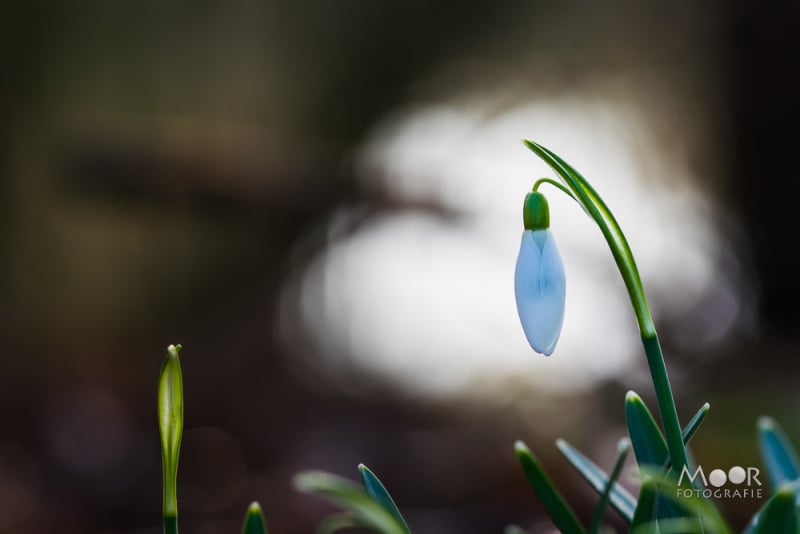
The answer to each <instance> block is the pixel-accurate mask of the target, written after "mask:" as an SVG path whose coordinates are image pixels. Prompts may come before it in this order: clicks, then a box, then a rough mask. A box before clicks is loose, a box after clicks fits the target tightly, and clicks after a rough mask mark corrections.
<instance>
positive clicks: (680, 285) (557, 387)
mask: <svg viewBox="0 0 800 534" xmlns="http://www.w3.org/2000/svg"><path fill="white" fill-rule="evenodd" d="M522 138H529V139H533V140H535V141H537V142H539V143H542V144H543V145H545V146H547V147H548V148H550V149H552V150H554V151H555V152H556V153H557V154H559V155H560V156H562V157H563V158H564V159H565V160H567V161H568V162H570V164H572V165H573V166H574V167H575V168H576V169H578V170H579V171H580V172H581V173H582V174H583V175H584V176H585V177H586V178H587V179H588V180H589V181H590V182H591V183H592V184H593V185H594V187H595V188H596V189H597V190H598V192H599V193H600V194H601V195H602V196H603V198H604V199H605V201H606V203H607V204H608V205H609V207H610V208H611V210H612V211H613V213H614V214H615V216H616V217H617V220H618V221H619V223H620V225H621V227H622V229H623V231H624V232H625V233H626V235H627V237H628V239H629V242H630V244H631V248H632V250H633V253H634V256H635V258H636V260H637V263H638V266H639V271H640V272H641V273H642V277H643V280H644V286H645V290H646V291H647V293H648V295H649V297H650V299H651V308H653V310H654V311H655V315H656V324H657V325H658V319H659V316H676V315H680V314H682V313H687V312H688V311H690V310H693V309H695V307H696V305H697V303H701V302H703V303H705V302H716V303H722V304H721V305H720V306H718V307H719V308H720V309H719V310H715V312H714V313H713V314H707V315H708V316H709V317H710V319H709V324H708V325H704V327H703V331H704V332H707V331H709V330H713V332H714V334H713V339H711V338H709V337H708V336H705V337H703V336H702V335H700V334H697V339H696V340H684V341H685V342H687V343H693V342H697V343H703V342H710V341H714V340H719V339H721V338H723V337H724V336H725V335H726V333H727V332H728V331H729V330H730V328H731V326H732V325H733V324H734V322H735V321H736V320H737V318H738V317H739V316H740V314H739V313H738V308H739V307H740V302H739V296H738V295H737V293H736V289H735V288H734V285H733V284H731V283H730V281H728V280H727V279H726V277H725V275H724V273H720V272H718V267H717V266H718V265H719V262H718V261H717V260H718V258H719V257H720V255H721V254H725V255H726V256H727V253H726V252H725V250H726V248H727V247H728V245H727V244H726V243H725V242H724V241H723V239H722V237H721V235H720V234H719V233H718V232H717V230H716V229H715V228H714V226H713V221H715V220H717V219H716V218H715V216H714V213H715V210H716V209H717V207H716V206H715V205H714V203H713V202H712V201H711V200H710V199H708V198H705V197H703V196H702V195H701V193H700V192H699V191H697V190H696V189H695V188H694V187H693V185H692V184H694V183H695V182H696V177H693V176H690V174H689V173H690V170H689V167H688V165H687V163H686V161H685V159H686V158H685V157H683V154H684V151H683V150H682V147H681V146H680V144H679V143H680V141H679V140H676V143H675V145H673V146H660V145H659V144H658V143H657V142H656V141H655V138H656V136H654V135H652V132H650V131H649V129H648V123H647V121H646V117H645V116H644V115H642V113H640V112H637V110H633V109H630V108H629V107H628V106H627V105H626V104H625V103H624V102H623V101H614V100H609V99H599V98H598V99H585V98H583V99H579V98H571V97H559V98H555V99H545V100H541V101H533V102H527V103H518V104H516V105H512V106H503V107H497V106H494V107H493V106H491V105H489V104H487V103H485V102H482V101H480V100H478V101H475V102H470V101H469V100H464V101H460V102H459V103H454V104H452V105H431V106H427V107H417V108H414V109H412V110H409V111H407V112H401V113H398V114H396V115H395V116H394V117H393V118H389V119H387V120H386V121H385V122H384V123H383V124H382V125H381V126H380V127H379V128H378V129H377V130H376V131H375V132H374V134H373V135H372V136H371V138H370V139H369V140H368V142H367V143H365V145H364V146H363V148H362V150H361V153H360V155H359V157H358V160H357V170H358V173H359V176H360V179H361V180H362V181H363V187H364V188H365V189H366V190H368V191H370V192H372V193H373V194H372V195H371V196H373V197H377V198H385V199H387V201H388V204H389V205H391V206H394V207H395V208H396V206H401V207H403V208H402V209H391V210H383V211H377V213H375V214H373V215H370V216H368V217H366V218H364V219H363V220H361V222H360V223H358V224H357V225H356V226H355V228H354V229H353V230H352V231H348V232H337V231H336V230H335V229H336V226H337V224H341V223H342V221H345V222H346V221H348V220H350V219H353V218H355V216H356V214H357V212H359V210H360V209H361V208H360V207H358V206H356V207H353V208H352V209H351V210H348V209H346V208H342V210H341V211H340V212H339V213H338V214H337V215H336V217H334V219H335V220H333V221H331V231H330V232H329V236H330V238H329V240H328V242H327V244H326V246H325V248H324V250H322V251H321V252H320V253H319V254H318V255H317V256H316V257H314V258H313V259H312V261H311V262H310V263H309V264H308V265H307V267H306V268H305V269H304V270H303V272H302V273H298V274H297V276H295V277H294V278H293V281H292V282H291V283H290V284H289V286H288V287H287V289H286V291H285V294H284V299H283V309H282V314H281V316H282V318H283V323H284V326H286V325H287V324H295V323H299V324H300V325H301V327H300V331H301V332H300V333H298V332H297V329H295V330H292V329H291V328H284V329H283V331H284V333H286V332H288V333H287V334H286V335H287V336H298V335H301V336H302V337H303V339H304V340H305V342H307V343H308V345H309V346H310V347H312V348H313V350H310V351H306V352H303V354H302V355H301V356H302V357H305V358H308V360H309V361H308V362H307V364H308V365H307V368H308V369H318V370H319V369H325V373H326V374H328V375H331V374H333V375H337V376H339V377H346V376H348V375H352V376H359V377H361V378H363V377H364V376H367V377H370V376H373V377H376V378H379V379H380V381H381V382H386V381H389V382H391V383H393V384H395V385H397V386H398V387H400V388H403V389H405V390H408V391H409V392H410V393H413V394H415V395H423V396H448V395H458V394H461V393H463V392H465V391H469V393H470V395H483V396H485V395H492V394H496V393H497V391H498V389H502V384H504V383H506V382H507V381H508V380H514V383H520V382H522V383H524V384H525V385H526V386H529V387H531V388H536V389H537V390H541V391H545V392H551V393H555V392H559V391H560V392H574V391H579V390H582V389H584V388H586V387H587V386H589V385H590V384H592V383H593V381H595V380H598V379H601V378H604V377H608V376H609V375H612V374H615V373H620V372H622V371H623V370H624V369H625V368H626V366H630V365H631V363H632V362H633V359H634V358H643V353H642V349H641V344H640V341H639V333H638V330H637V328H636V320H635V317H634V315H633V311H632V309H631V307H630V304H629V302H628V296H627V293H626V292H625V289H624V285H623V283H622V281H621V279H620V277H619V274H618V272H617V270H616V266H615V265H614V263H613V259H612V257H611V254H610V252H609V250H608V246H607V244H606V242H605V241H604V240H603V238H602V235H601V234H600V232H599V230H598V229H597V227H596V226H595V225H594V223H593V221H591V220H590V219H589V218H588V217H587V216H586V215H585V214H584V213H583V212H582V211H581V209H580V208H579V207H578V206H577V204H575V203H574V202H573V201H572V200H571V199H569V198H568V197H566V196H565V195H564V194H562V193H561V192H559V191H557V190H556V189H555V188H553V187H551V186H548V185H544V186H542V188H541V189H540V191H542V192H544V193H545V194H546V195H547V196H548V199H549V200H550V208H551V210H550V211H551V229H552V231H553V234H554V236H555V239H556V241H557V244H558V247H559V249H560V251H561V254H562V258H563V261H564V265H565V270H566V276H567V302H566V318H565V321H564V327H563V331H562V334H561V339H560V341H559V345H558V346H557V348H556V350H555V353H554V355H553V356H551V357H549V358H547V357H544V356H542V355H539V354H537V353H535V352H533V350H532V349H531V348H530V347H529V346H528V344H527V342H526V340H525V337H524V335H523V332H522V329H521V327H520V324H519V319H518V318H517V315H516V308H515V302H514V291H513V273H514V264H515V260H516V255H517V251H518V247H519V241H520V236H521V233H522V201H523V198H524V196H525V194H526V192H527V191H529V190H530V188H531V186H532V185H533V183H534V181H535V180H536V179H538V178H540V177H545V176H547V177H553V178H555V175H554V173H553V172H552V171H550V169H549V168H548V167H547V166H546V165H545V164H544V163H543V162H541V161H540V160H539V159H538V158H537V157H536V156H535V155H534V154H533V153H532V152H530V151H529V150H527V149H526V148H525V147H524V146H523V145H522V143H521V139H522ZM431 207H433V208H435V209H431ZM351 211H352V213H351ZM362 211H363V210H362ZM709 340H710V341H709ZM345 381H346V380H345ZM498 385H500V386H499V387H498Z"/></svg>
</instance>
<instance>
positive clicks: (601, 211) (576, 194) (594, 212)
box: [523, 139, 686, 474]
mask: <svg viewBox="0 0 800 534" xmlns="http://www.w3.org/2000/svg"><path fill="white" fill-rule="evenodd" d="M523 142H524V143H525V146H527V147H528V148H529V149H530V150H531V151H533V153H534V154H536V155H537V156H539V157H540V158H541V159H542V160H544V162H545V163H547V164H548V165H549V166H550V167H551V168H552V169H553V170H554V171H555V172H556V173H557V174H558V175H559V176H560V177H561V179H562V180H563V181H564V183H565V184H566V185H567V187H569V190H570V191H571V193H572V194H570V195H569V196H570V197H572V198H573V199H575V200H576V201H577V202H578V204H579V205H580V206H581V207H582V208H583V210H584V211H585V212H586V213H587V214H588V215H589V216H590V217H591V218H592V219H593V220H594V221H595V223H597V226H598V227H599V228H600V231H601V232H602V234H603V237H604V238H605V239H606V241H607V242H608V246H609V248H610V249H611V254H612V255H613V256H614V261H615V262H616V264H617V267H618V268H619V272H620V274H621V275H622V279H623V281H624V282H625V288H626V289H627V290H628V295H629V297H630V299H631V304H632V305H633V310H634V313H635V314H636V320H637V323H638V325H639V331H640V332H641V336H642V344H643V345H644V351H645V354H646V355H647V365H648V367H649V368H650V376H651V377H652V379H653V387H654V389H655V392H656V400H657V401H658V411H659V413H660V414H661V420H662V422H663V424H664V434H665V435H666V441H667V448H668V449H669V454H670V459H671V461H672V468H671V470H672V472H673V473H675V474H677V473H679V472H680V470H681V469H682V468H683V466H684V465H686V449H685V447H684V443H683V439H682V437H681V425H680V421H679V420H678V412H677V410H676V409H675V399H674V397H673V395H672V388H671V386H670V383H669V376H668V375H667V366H666V363H665V362H664V355H663V353H662V352H661V345H660V344H659V342H658V334H657V333H656V328H655V325H654V324H653V317H652V315H651V314H650V308H649V307H648V305H647V299H646V297H645V294H644V288H643V287H642V280H641V278H640V276H639V271H638V269H637V268H636V262H635V261H634V259H633V254H632V253H631V249H630V246H629V245H628V240H627V239H626V238H625V235H624V234H623V233H622V230H621V229H620V227H619V224H617V221H616V219H615V218H614V215H613V214H612V213H611V211H610V210H609V209H608V206H606V204H605V202H603V199H602V198H600V195H598V194H597V192H596V191H595V190H594V189H593V188H592V186H591V185H589V182H587V181H586V179H585V178H584V177H583V176H581V175H580V173H578V171H576V170H575V169H573V168H572V167H571V166H570V165H569V164H568V163H566V162H565V161H564V160H562V159H561V158H560V157H558V156H557V155H556V154H554V153H553V152H552V151H550V150H548V149H547V148H545V147H543V146H541V145H539V144H537V143H534V142H533V141H528V140H527V139H525V140H523ZM541 182H543V180H539V181H537V182H536V184H537V186H538V185H539V184H540V183H541ZM551 183H552V182H551ZM559 185H560V184H559ZM559 189H562V190H563V187H561V188H559Z"/></svg>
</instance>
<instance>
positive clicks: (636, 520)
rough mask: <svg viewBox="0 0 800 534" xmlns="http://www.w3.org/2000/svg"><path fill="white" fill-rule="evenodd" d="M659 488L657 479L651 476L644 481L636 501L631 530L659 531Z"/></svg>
mask: <svg viewBox="0 0 800 534" xmlns="http://www.w3.org/2000/svg"><path fill="white" fill-rule="evenodd" d="M658 500H659V499H658V489H657V485H656V481H655V480H653V479H650V478H647V479H645V480H644V481H643V482H642V487H641V488H639V500H638V501H637V503H636V512H634V514H633V520H632V521H631V532H634V530H636V532H639V530H641V531H642V532H658V527H657V524H656V519H658Z"/></svg>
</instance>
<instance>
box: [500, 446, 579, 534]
mask: <svg viewBox="0 0 800 534" xmlns="http://www.w3.org/2000/svg"><path fill="white" fill-rule="evenodd" d="M514 451H515V452H516V453H517V458H518V459H519V462H520V464H522V470H523V471H524V472H525V476H526V477H527V479H528V482H529V483H530V485H531V487H532V488H533V491H535V492H536V494H537V495H538V496H539V499H541V501H542V504H544V508H545V510H547V514H548V515H549V516H550V519H551V520H552V521H553V524H554V525H555V526H556V527H557V528H558V529H559V530H560V531H561V532H562V533H563V534H583V533H584V532H585V531H584V529H583V526H582V525H581V524H580V522H579V521H578V518H577V517H576V516H575V512H573V511H572V508H570V507H569V505H568V504H567V502H566V501H565V500H564V497H563V496H562V495H561V493H560V492H559V491H558V490H557V489H556V487H555V486H554V485H553V482H552V481H551V480H550V477H548V476H547V473H545V471H544V469H543V468H542V466H541V464H540V463H539V461H538V460H537V459H536V457H535V456H534V455H533V453H532V452H531V451H530V449H528V447H527V446H526V445H525V444H524V443H522V442H521V441H518V442H517V443H516V444H515V445H514Z"/></svg>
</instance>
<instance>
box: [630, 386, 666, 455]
mask: <svg viewBox="0 0 800 534" xmlns="http://www.w3.org/2000/svg"><path fill="white" fill-rule="evenodd" d="M625 417H626V419H627V423H628V434H629V435H630V438H631V443H632V444H633V454H634V456H635V457H636V463H637V464H638V465H639V466H640V467H642V466H651V467H652V466H658V467H660V466H662V465H664V462H666V459H667V457H668V456H669V452H668V451H667V443H666V441H664V436H663V435H662V434H661V430H660V429H659V428H658V425H657V424H656V422H655V419H653V416H652V414H651V413H650V410H648V409H647V406H646V405H645V404H644V401H643V400H642V398H641V397H639V395H637V394H636V393H635V392H633V391H629V392H628V394H627V395H625Z"/></svg>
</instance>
